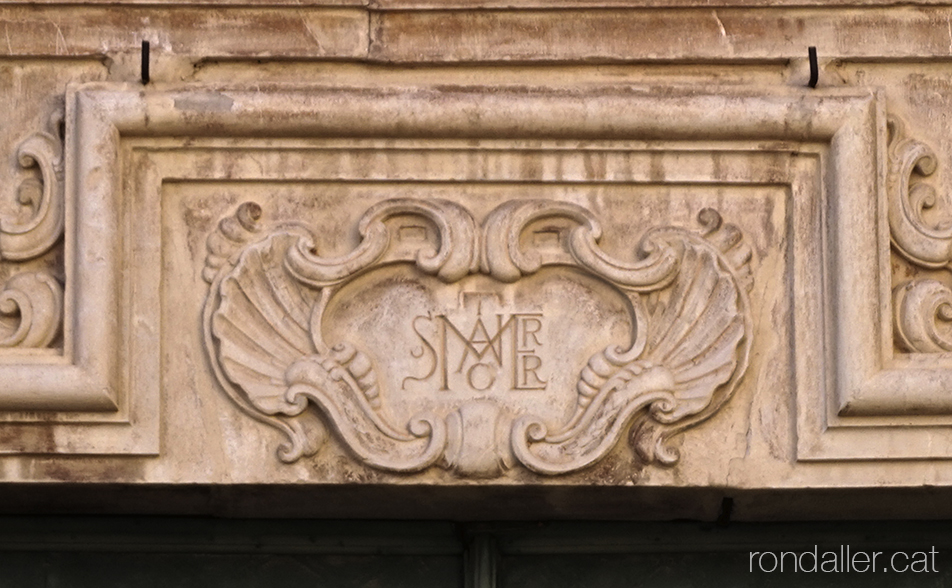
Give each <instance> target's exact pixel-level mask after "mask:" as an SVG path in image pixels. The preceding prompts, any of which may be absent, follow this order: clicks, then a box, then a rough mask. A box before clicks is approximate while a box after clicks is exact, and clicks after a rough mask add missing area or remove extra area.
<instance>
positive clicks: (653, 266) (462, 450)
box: [203, 199, 752, 477]
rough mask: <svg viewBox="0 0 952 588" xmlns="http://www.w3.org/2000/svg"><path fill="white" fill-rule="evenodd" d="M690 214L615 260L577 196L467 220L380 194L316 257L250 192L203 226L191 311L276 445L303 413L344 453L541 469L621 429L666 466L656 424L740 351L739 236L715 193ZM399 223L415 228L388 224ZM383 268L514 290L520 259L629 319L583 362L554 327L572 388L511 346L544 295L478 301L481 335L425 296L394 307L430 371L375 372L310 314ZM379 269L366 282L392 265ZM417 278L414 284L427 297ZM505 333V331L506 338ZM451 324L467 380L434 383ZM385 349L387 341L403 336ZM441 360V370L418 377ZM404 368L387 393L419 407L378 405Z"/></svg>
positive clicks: (463, 469) (289, 450) (709, 394)
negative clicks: (488, 307)
mask: <svg viewBox="0 0 952 588" xmlns="http://www.w3.org/2000/svg"><path fill="white" fill-rule="evenodd" d="M699 218H700V220H701V222H702V224H703V225H704V227H705V229H704V231H703V232H702V233H701V234H697V233H694V232H691V231H687V230H684V229H680V228H672V227H665V228H657V229H653V230H650V231H648V232H647V233H646V234H645V236H644V237H643V238H642V240H641V242H640V244H639V246H638V249H637V258H636V260H635V261H634V262H623V261H620V260H617V259H615V258H613V257H612V256H610V255H608V254H607V253H606V252H605V251H604V250H602V249H601V248H600V247H599V245H598V241H599V239H600V238H601V228H600V225H599V222H598V220H597V219H596V217H595V216H594V215H593V214H592V213H591V212H590V211H589V210H587V209H585V208H583V207H581V206H578V205H575V204H571V203H566V202H557V201H549V200H527V201H513V202H507V203H505V204H502V205H500V206H499V207H497V208H496V209H494V210H493V211H492V212H490V213H489V214H488V215H487V217H486V219H485V220H484V222H483V223H482V224H481V225H480V224H478V223H477V222H476V220H475V219H474V218H473V216H472V215H471V213H470V212H469V211H468V210H467V209H465V208H464V207H462V206H460V205H459V204H455V203H453V202H448V201H441V200H428V201H424V200H412V199H393V200H385V201H383V202H380V203H379V204H376V205H374V206H373V207H371V208H370V209H369V210H368V211H367V212H366V213H365V214H364V216H363V217H362V218H361V220H360V222H359V224H358V230H359V233H360V236H361V242H360V244H359V245H358V246H357V247H356V248H355V249H354V250H353V251H352V252H351V253H349V254H347V255H344V256H342V257H338V258H329V257H323V256H321V255H320V252H319V251H318V250H317V248H316V246H315V243H317V239H316V238H315V237H314V235H313V234H312V232H311V231H310V229H309V228H308V227H306V226H304V225H301V224H298V223H284V224H277V225H275V226H273V227H272V228H271V230H269V231H263V230H262V227H261V226H260V224H259V222H260V209H259V208H258V207H257V205H254V204H251V203H246V204H244V205H242V206H241V207H239V209H238V211H237V213H236V215H235V216H234V217H232V218H230V219H225V220H223V221H222V222H221V223H220V224H219V226H218V228H217V229H216V231H215V232H213V233H212V234H211V235H209V237H208V250H209V256H208V259H207V260H206V269H205V273H204V274H203V275H204V277H205V278H206V279H209V278H210V282H211V291H210V293H209V297H208V299H207V300H206V304H205V310H204V323H205V341H206V346H207V351H208V353H209V356H210V359H211V363H212V365H213V366H214V370H215V374H216V376H217V378H218V380H219V382H220V384H221V386H222V388H223V389H224V390H225V391H226V393H227V394H228V395H229V396H230V397H231V398H232V400H233V401H234V402H236V403H237V404H238V405H239V406H240V407H241V408H243V409H244V410H245V411H246V412H247V413H248V414H250V415H252V416H254V417H255V418H258V419H260V420H262V421H264V422H267V423H269V424H271V425H273V426H275V427H278V428H280V429H281V430H283V431H284V433H285V434H286V435H287V436H288V443H287V444H286V445H285V446H283V447H282V448H281V450H280V452H279V456H280V457H281V459H282V460H284V461H294V460H296V459H299V458H300V457H302V456H304V455H310V454H313V453H314V452H315V451H317V449H318V448H319V446H320V441H321V440H322V439H323V437H324V429H323V427H322V426H320V424H319V423H318V422H317V419H315V414H320V416H321V419H322V420H323V421H324V422H325V423H326V424H327V425H329V426H330V427H331V428H333V430H334V432H335V434H336V436H337V437H338V438H339V439H340V440H341V441H342V442H343V444H344V445H345V446H346V447H347V448H348V449H349V450H350V452H351V453H352V454H353V455H354V456H355V457H356V458H357V459H358V460H360V461H361V462H363V463H365V464H366V465H369V466H371V467H375V468H378V469H383V470H388V471H396V472H414V471H420V470H423V469H425V468H428V467H430V466H433V465H439V466H441V467H444V468H447V469H451V470H453V471H455V472H456V473H457V474H459V475H464V476H472V477H492V476H498V475H500V474H502V473H503V472H504V471H505V470H506V469H508V468H509V467H512V466H513V465H514V464H515V463H520V464H522V465H523V466H524V467H526V468H529V469H531V470H533V471H535V472H538V473H540V474H561V473H567V472H573V471H577V470H580V469H582V468H585V467H588V466H590V465H592V464H594V463H595V462H597V461H598V460H600V459H602V458H603V457H604V456H605V455H607V453H608V452H609V451H610V450H611V449H612V448H613V447H615V445H616V444H617V443H618V441H619V440H620V439H621V437H622V436H623V435H625V434H626V432H629V431H631V442H632V444H633V445H634V447H635V449H636V450H637V452H638V454H639V455H640V456H641V457H642V459H644V460H645V461H646V462H652V461H658V462H661V463H664V464H671V463H674V462H675V461H676V460H677V459H678V455H677V452H676V451H673V450H671V449H669V448H668V446H667V441H668V439H670V437H671V436H672V435H674V434H675V433H677V432H679V431H681V430H683V429H685V428H687V427H690V426H692V425H694V424H696V423H698V422H700V421H702V420H704V419H706V418H708V417H710V416H711V415H713V414H714V413H715V412H716V411H717V410H718V409H719V408H720V407H721V406H722V405H723V404H724V402H726V401H727V400H728V399H729V398H730V396H731V394H732V393H733V391H734V389H735V387H736V385H737V383H738V381H739V380H740V378H741V377H742V376H743V374H744V372H745V370H746V367H747V361H748V355H749V352H750V343H751V333H752V325H751V316H750V308H749V302H748V300H747V292H746V288H747V287H749V285H750V268H749V263H750V257H751V252H750V249H749V248H748V247H747V245H746V244H744V242H743V240H742V236H741V233H740V231H739V230H737V228H736V227H733V226H732V225H724V224H723V223H722V222H721V219H720V215H718V214H717V213H716V212H715V211H713V210H710V209H706V210H704V211H703V212H702V213H701V215H700V217H699ZM533 227H534V228H533ZM540 227H541V228H540ZM405 231H409V233H410V234H414V235H419V236H420V238H419V239H416V240H414V239H409V240H405V239H403V238H402V235H403V234H404V232H405ZM533 231H541V232H542V233H543V234H555V235H556V237H555V238H554V239H553V240H550V241H549V242H548V245H545V246H543V245H540V244H539V242H537V241H533V240H532V239H531V238H527V235H530V234H539V233H533ZM397 266H402V267H413V268H415V271H417V272H419V273H420V275H421V276H426V275H430V276H434V277H435V278H437V279H438V282H432V283H433V284H439V283H442V284H445V285H446V286H436V285H433V286H427V285H426V284H428V283H429V282H426V281H425V280H423V278H420V286H419V288H418V289H421V290H423V291H426V292H427V294H425V295H426V296H429V295H430V294H429V290H432V289H434V288H435V289H437V290H439V289H440V288H454V287H456V288H458V289H461V288H462V286H461V285H460V284H463V282H464V281H465V280H469V281H470V282H472V281H473V280H477V281H478V284H479V285H480V288H483V289H488V290H490V291H489V292H484V291H480V292H468V294H470V295H473V296H476V297H478V296H483V297H488V298H487V299H489V300H495V299H497V298H499V297H500V296H501V294H498V293H494V291H493V290H494V289H496V290H500V291H501V290H504V289H505V288H507V287H508V286H506V285H507V284H513V286H512V288H518V283H519V282H520V281H521V280H524V279H529V278H530V277H531V276H542V277H540V278H538V279H552V280H556V277H557V276H560V275H567V276H568V278H562V279H563V280H564V281H563V282H556V281H553V282H551V283H546V284H548V286H547V287H550V288H556V287H557V286H558V287H571V288H575V289H576V290H574V291H585V290H584V289H585V288H589V290H591V291H597V292H600V293H602V294H600V296H608V297H610V298H612V299H616V298H617V299H620V300H623V301H624V303H623V304H620V305H619V306H618V307H619V308H627V309H628V310H627V311H624V312H625V313H626V314H627V317H626V318H625V319H624V320H625V321H626V322H627V324H629V325H630V327H629V333H628V335H627V338H626V341H625V342H624V343H622V344H618V343H617V342H614V343H611V344H609V345H607V346H606V345H605V343H601V345H602V346H603V347H602V348H601V351H598V352H597V353H595V355H593V356H591V357H590V358H588V359H587V362H586V359H585V357H581V358H579V359H578V360H575V359H573V358H572V357H571V353H572V352H573V351H572V350H573V349H574V347H573V345H574V342H573V341H571V340H569V341H562V342H560V343H558V344H559V345H561V347H558V349H560V350H562V351H560V352H559V353H560V354H561V355H559V356H558V357H557V358H556V359H557V360H558V361H557V362H555V363H557V364H558V365H571V364H572V362H573V361H578V363H576V364H575V365H576V366H577V367H575V368H574V369H576V370H577V371H576V372H575V373H576V374H578V376H576V377H575V382H576V384H575V386H574V388H575V389H574V390H573V389H571V388H560V387H557V386H555V385H551V384H550V382H549V379H551V378H548V379H547V378H544V377H542V376H540V375H539V373H538V370H539V369H540V367H541V365H542V360H541V359H540V357H538V356H536V355H532V354H531V353H530V352H529V351H527V350H526V349H527V348H528V347H533V349H534V348H535V347H534V346H542V340H541V339H540V337H543V338H544V335H543V334H542V333H543V331H542V329H543V319H544V316H543V314H542V311H541V310H539V311H538V312H529V311H521V310H518V309H514V308H513V306H512V305H511V304H510V305H509V306H505V308H503V310H504V312H501V313H497V314H495V315H493V318H494V319H495V321H496V323H497V324H496V326H495V328H496V330H495V334H494V335H490V333H489V331H488V330H487V327H486V326H485V323H483V322H482V318H480V317H481V316H482V314H481V313H482V310H479V311H478V313H479V316H477V317H476V318H475V323H473V324H474V325H475V326H473V327H472V335H469V336H466V335H465V334H464V333H463V332H462V331H460V330H459V329H458V328H457V327H456V326H455V325H454V324H453V323H452V321H451V320H450V319H449V318H447V316H448V315H443V314H440V315H438V316H437V315H435V314H434V313H433V312H430V311H428V312H427V314H425V315H420V316H417V317H416V318H414V317H412V316H407V317H406V319H405V320H406V326H405V330H407V331H410V330H412V332H414V333H416V335H418V336H419V337H420V339H419V341H420V342H421V343H422V344H421V346H420V348H419V350H418V352H414V351H411V352H410V353H411V354H412V356H413V357H415V358H423V357H424V355H426V353H427V349H428V350H429V351H428V352H429V356H430V359H431V360H432V365H431V368H430V369H429V371H428V373H426V374H424V375H423V376H417V375H411V376H407V377H402V378H395V377H393V375H392V374H391V376H390V377H388V378H381V377H380V376H379V372H378V370H377V369H376V368H375V366H380V365H381V364H379V363H378V362H384V364H383V365H385V366H387V368H388V369H390V365H392V364H393V363H394V362H393V361H391V358H389V357H371V356H370V355H368V354H367V353H364V352H363V351H361V350H360V349H357V348H356V347H355V346H354V345H352V344H351V343H350V342H348V341H342V340H337V341H328V340H327V339H326V333H325V330H326V327H327V324H326V322H327V321H328V320H331V319H330V318H329V316H331V315H332V314H333V312H332V311H331V310H329V309H331V308H337V307H339V306H340V304H344V303H340V304H338V302H337V301H338V299H339V295H340V296H344V295H343V294H341V292H342V291H346V290H347V288H348V287H349V286H350V285H351V284H353V283H355V281H356V280H357V279H358V278H361V279H368V280H371V279H372V277H373V276H374V275H375V273H380V272H382V273H384V274H386V271H387V270H386V268H393V267H397ZM543 269H546V271H547V273H544V272H543ZM387 275H389V274H387ZM365 276H366V278H364V277H365ZM574 276H580V277H574ZM581 276H586V277H584V278H583V277H581ZM388 279H389V280H390V281H387V280H384V281H383V282H382V283H384V284H395V285H399V284H402V283H405V280H404V279H402V278H401V279H397V278H388ZM429 279H430V280H432V278H429ZM470 282H466V283H470ZM361 283H363V282H361ZM566 284H568V285H566ZM380 287H384V286H380ZM387 287H389V286H387ZM455 291H456V290H454V292H455ZM510 291H511V292H515V291H513V290H510ZM466 295H467V292H465V291H462V290H461V291H460V293H459V296H460V297H461V298H465V296H466ZM421 296H424V294H421ZM433 296H436V297H435V298H434V297H433ZM433 296H431V298H429V299H430V300H436V299H437V298H439V297H438V296H437V295H436V294H433ZM444 299H445V298H444ZM386 300H389V301H390V302H389V304H399V305H404V304H407V303H408V302H407V301H403V302H400V301H399V299H397V298H393V297H390V298H387V299H386ZM335 304H337V307H335ZM434 304H435V303H434ZM479 304H480V306H477V308H478V309H481V308H482V306H481V305H482V302H480V303H479ZM487 304H488V302H487ZM593 304H598V301H597V296H596V300H595V301H594V302H593ZM378 306H379V305H378ZM405 314H406V309H405V308H402V307H393V310H392V311H388V312H384V313H383V314H382V315H381V316H384V317H385V318H386V320H390V321H394V320H398V319H394V318H393V317H403V316H405ZM334 316H336V315H334ZM418 321H422V323H426V324H428V325H430V328H431V329H436V330H434V331H433V333H437V332H438V333H439V334H438V335H437V334H434V335H433V337H441V339H440V341H441V343H439V344H437V343H431V342H430V339H427V338H426V337H424V336H423V335H422V334H421V331H420V330H418V327H419V326H420V325H418ZM401 324H402V323H401ZM401 328H403V327H401ZM451 329H452V330H453V331H452V332H455V333H456V334H455V335H452V332H451ZM520 329H521V330H520ZM464 330H465V329H464ZM589 330H591V329H589ZM506 333H508V334H510V335H511V336H512V342H511V343H506V342H505V341H504V340H503V336H504V335H505V334H506ZM596 334H597V331H596ZM381 336H383V335H381ZM454 336H455V337H457V338H458V339H459V340H460V341H462V345H463V347H461V350H462V355H461V359H460V360H459V368H458V369H457V370H456V372H455V373H456V374H459V376H455V375H454V376H453V377H459V378H464V382H465V383H466V386H468V390H469V391H470V392H468V393H467V394H466V395H463V396H460V395H453V394H455V393H454V392H452V391H451V390H450V388H451V385H450V383H449V379H450V373H449V371H448V368H447V367H446V366H447V361H446V358H445V355H446V353H447V351H446V350H447V346H448V344H449V343H448V338H450V337H454ZM433 341H436V339H433ZM440 345H441V346H442V347H441V350H440V351H437V347H438V346H440ZM507 345H508V346H507ZM396 347H398V349H395V350H392V351H393V352H398V351H400V349H399V347H400V346H399V345H396ZM545 348H546V349H547V350H549V349H551V347H545ZM440 353H442V354H443V356H444V357H442V359H441V356H440ZM533 353H534V351H533ZM550 353H552V351H550ZM587 353H590V352H587ZM520 354H521V355H520ZM566 354H568V356H566ZM530 357H531V359H529V358H530ZM467 358H469V359H468V360H467ZM507 358H509V359H507ZM520 358H521V361H522V363H521V364H519V361H520ZM467 361H469V362H470V363H469V364H467V363H466V362H467ZM507 361H509V362H515V363H512V365H511V369H512V370H513V371H512V372H511V374H512V376H511V379H510V380H508V381H507V382H508V383H504V384H503V383H499V382H498V381H497V380H500V381H501V380H502V379H503V378H502V377H500V378H497V375H498V374H504V373H506V374H509V373H510V372H506V371H505V370H503V369H502V368H503V364H505V363H506V362H507ZM438 363H440V365H442V366H443V376H442V382H440V380H439V378H438V376H436V375H434V374H435V373H436V371H437V367H436V366H437V364H438ZM517 364H518V365H517ZM507 365H508V364H507ZM520 365H521V367H519V366H520ZM464 367H467V368H468V369H467V370H465V371H464V369H463V368H464ZM506 369H509V367H507V368H506ZM519 370H521V371H519ZM519 374H521V375H519ZM507 377H508V376H507ZM408 383H412V384H414V385H415V386H416V388H415V392H414V393H413V394H410V395H408V396H403V397H402V398H403V403H404V404H407V403H410V404H411V405H413V403H418V408H415V409H413V408H411V409H408V410H411V411H412V412H410V413H408V414H410V415H411V416H410V417H409V419H407V420H396V421H395V420H394V417H393V414H394V413H393V411H394V410H396V408H395V407H394V406H392V402H393V397H394V394H395V393H397V392H398V391H400V390H401V389H403V388H405V387H406V386H407V384H408ZM500 386H501V388H500ZM513 392H517V394H512V393H513ZM533 393H535V394H541V395H543V396H542V397H543V398H547V399H549V400H550V401H551V402H549V401H547V403H548V404H552V403H557V399H564V400H566V401H570V402H571V403H572V405H574V408H573V409H572V410H570V411H568V412H567V413H566V415H567V418H564V419H562V418H557V417H553V414H552V413H545V412H544V411H543V412H539V410H538V409H539V406H538V404H537V403H536V404H535V405H534V404H533V402H532V400H531V398H533V397H531V396H530V395H531V394H533ZM408 398H409V400H408ZM513 398H516V399H517V400H512V399H513ZM521 398H523V399H527V400H518V399H521ZM535 398H539V396H536V397H535ZM514 402H515V403H516V404H515V405H514V404H513V403H514ZM518 402H523V403H524V404H523V405H518ZM514 406H515V408H514ZM434 407H435V408H434Z"/></svg>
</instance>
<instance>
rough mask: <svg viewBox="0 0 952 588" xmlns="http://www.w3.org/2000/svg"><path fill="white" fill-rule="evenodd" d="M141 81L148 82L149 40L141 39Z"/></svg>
mask: <svg viewBox="0 0 952 588" xmlns="http://www.w3.org/2000/svg"><path fill="white" fill-rule="evenodd" d="M141 71H142V83H143V84H148V83H149V42H148V41H142V67H141Z"/></svg>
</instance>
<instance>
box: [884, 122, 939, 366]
mask: <svg viewBox="0 0 952 588" xmlns="http://www.w3.org/2000/svg"><path fill="white" fill-rule="evenodd" d="M889 135H890V141H889V146H888V158H889V169H888V174H887V182H886V188H887V197H888V215H889V229H890V235H891V239H892V245H893V249H894V250H895V251H896V252H897V253H899V254H900V255H901V256H902V257H904V258H905V259H907V260H908V261H909V262H911V263H912V264H914V265H917V266H919V267H922V268H926V269H946V270H948V269H950V268H952V201H950V198H949V195H948V194H944V193H939V192H937V191H936V190H935V189H934V188H933V187H932V186H931V185H929V184H926V183H924V182H923V180H924V179H926V178H928V177H929V176H931V175H932V174H933V173H935V171H936V167H937V165H936V156H935V153H934V152H933V151H932V148H931V147H929V146H928V145H926V144H925V143H922V142H920V141H916V140H914V139H910V138H908V137H906V136H904V133H903V127H902V123H901V122H900V121H899V120H898V119H890V121H889ZM926 212H929V213H931V215H932V216H933V219H931V221H927V220H926V218H925V214H926ZM893 331H894V335H895V341H896V343H897V344H898V345H899V347H901V348H902V349H904V350H906V351H913V352H920V353H937V352H947V351H952V289H950V288H949V287H948V286H947V285H945V284H944V283H942V282H940V281H938V280H935V279H931V278H916V279H912V280H905V281H903V282H902V283H900V284H898V285H897V286H896V287H895V288H894V289H893Z"/></svg>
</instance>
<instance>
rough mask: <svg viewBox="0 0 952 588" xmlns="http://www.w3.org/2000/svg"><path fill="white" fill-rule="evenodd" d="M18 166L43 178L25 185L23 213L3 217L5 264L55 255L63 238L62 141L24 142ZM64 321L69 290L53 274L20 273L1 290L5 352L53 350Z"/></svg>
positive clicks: (36, 138)
mask: <svg viewBox="0 0 952 588" xmlns="http://www.w3.org/2000/svg"><path fill="white" fill-rule="evenodd" d="M54 122H55V121H54ZM54 126H55V125H54ZM17 161H18V163H19V165H20V167H22V168H23V169H24V170H28V169H30V168H32V167H37V168H38V169H39V176H40V177H39V180H36V179H34V178H28V179H26V180H24V181H23V182H22V183H21V184H20V185H19V190H18V191H17V195H16V203H17V206H18V207H20V208H21V209H23V210H22V212H21V213H20V214H17V215H11V216H14V218H10V217H0V260H3V261H13V262H22V261H26V260H29V259H33V258H36V257H39V256H40V255H43V254H44V253H46V252H47V251H49V250H50V249H51V248H52V247H53V245H54V244H55V243H56V242H57V241H58V240H59V239H60V237H61V236H62V234H63V219H64V208H65V205H64V200H63V154H62V144H61V141H60V140H59V139H58V138H56V137H54V136H53V135H51V134H49V133H45V132H38V133H34V134H33V135H31V136H29V137H27V138H26V139H25V140H24V141H23V142H22V143H20V146H19V148H18V149H17ZM62 321H63V288H62V286H61V285H60V283H59V282H58V281H57V280H56V278H54V277H53V276H52V275H50V274H49V273H47V272H23V273H16V274H14V275H13V276H12V277H11V278H9V279H8V280H7V282H6V283H5V284H4V285H3V287H2V289H0V347H22V348H32V347H47V346H49V344H50V343H51V342H52V341H53V340H54V339H55V338H56V336H57V335H58V334H59V331H60V328H61V324H62Z"/></svg>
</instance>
